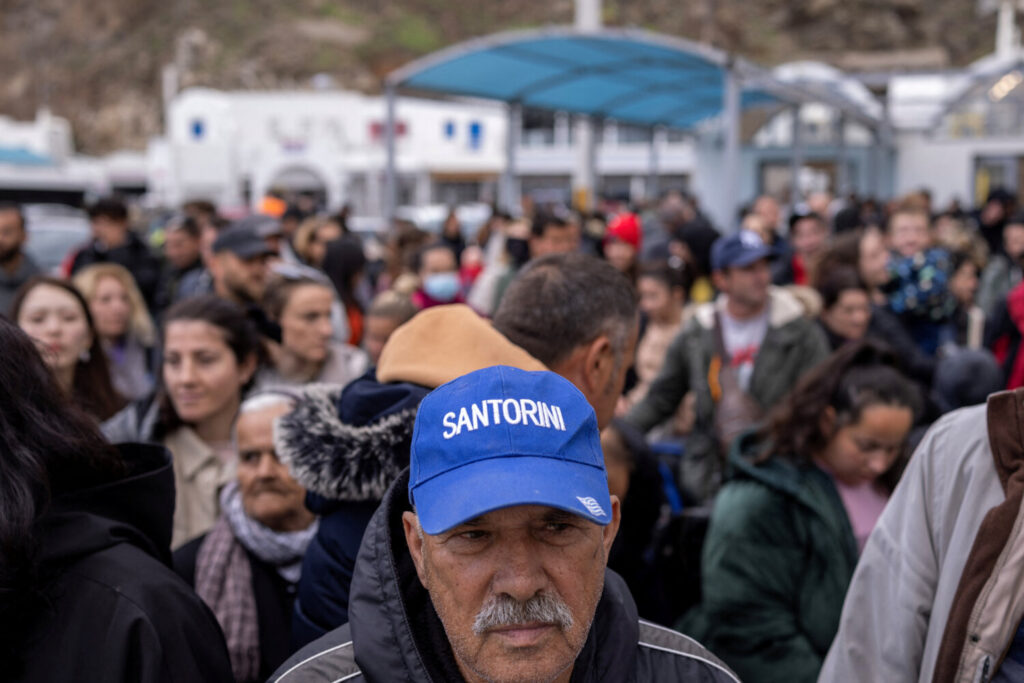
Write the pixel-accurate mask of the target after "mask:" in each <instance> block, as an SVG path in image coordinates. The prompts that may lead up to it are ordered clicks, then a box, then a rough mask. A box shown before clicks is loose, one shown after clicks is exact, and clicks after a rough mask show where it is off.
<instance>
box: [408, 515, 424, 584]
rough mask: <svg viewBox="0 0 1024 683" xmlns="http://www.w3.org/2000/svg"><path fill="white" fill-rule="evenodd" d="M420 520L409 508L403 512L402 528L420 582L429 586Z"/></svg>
mask: <svg viewBox="0 0 1024 683" xmlns="http://www.w3.org/2000/svg"><path fill="white" fill-rule="evenodd" d="M419 528H420V527H419V520H417V519H416V513H415V512H412V511H410V510H407V511H405V512H403V513H402V529H403V530H404V531H405V544H406V545H408V546H409V554H410V555H412V563H413V564H414V565H416V575H417V576H419V577H420V583H422V584H423V587H424V588H428V589H429V587H428V586H427V581H426V575H427V574H426V572H425V571H424V570H423V537H422V536H421V535H420V530H419Z"/></svg>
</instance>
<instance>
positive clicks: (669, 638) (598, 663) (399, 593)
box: [270, 471, 738, 683]
mask: <svg viewBox="0 0 1024 683" xmlns="http://www.w3.org/2000/svg"><path fill="white" fill-rule="evenodd" d="M408 486H409V475H408V471H406V472H404V473H403V474H402V476H401V477H399V478H398V480H397V481H396V482H395V483H394V484H393V485H392V486H391V488H390V489H389V490H388V493H387V495H385V497H384V500H383V501H382V502H381V505H380V507H379V508H378V509H377V512H376V513H374V516H373V519H372V520H371V521H370V526H369V527H367V529H366V535H365V537H364V539H363V545H362V547H361V548H360V549H359V560H358V562H357V564H356V574H355V577H354V578H353V580H352V598H351V601H350V602H349V616H350V621H349V623H348V624H347V625H345V626H343V627H341V628H339V629H336V630H334V631H332V632H330V633H328V634H327V635H325V636H323V637H322V638H320V639H319V640H316V641H314V642H313V643H310V644H309V645H308V646H306V647H305V648H303V649H302V650H300V651H299V652H297V653H296V654H295V655H293V656H292V657H291V659H289V660H288V661H287V662H285V663H284V664H282V665H281V668H280V669H278V671H277V672H276V673H275V674H274V676H272V677H271V679H270V680H271V681H273V682H275V683H307V682H308V683H313V682H317V683H319V682H321V681H322V682H325V683H326V682H327V681H337V680H344V681H375V682H379V683H392V682H395V683H397V682H399V681H415V682H416V683H429V682H430V681H437V682H440V681H460V680H462V677H461V675H460V674H459V671H458V667H457V665H456V664H455V658H454V655H453V654H452V651H451V646H450V645H449V644H448V640H447V638H446V637H445V635H444V627H443V626H442V625H441V621H440V618H439V617H438V616H437V613H436V612H435V611H434V608H433V605H432V604H431V602H430V596H429V594H428V593H427V592H426V590H425V589H424V588H423V586H422V585H421V584H420V582H419V579H418V577H417V576H416V570H415V567H414V566H413V562H412V557H411V556H410V555H409V552H408V549H407V547H406V544H405V536H404V534H403V532H402V512H404V511H405V510H407V509H409V505H408V498H407V496H406V491H407V490H408ZM591 681H594V682H596V681H607V682H608V683H626V682H628V681H687V682H689V683H726V682H734V683H736V682H738V679H737V678H736V677H735V676H734V675H733V674H732V673H731V672H730V671H729V670H728V669H727V668H726V667H725V665H724V664H722V663H721V662H720V661H719V660H718V659H716V658H715V657H714V656H712V655H711V654H709V653H708V652H707V651H706V650H705V649H704V648H702V647H701V646H700V645H698V644H697V643H696V642H695V641H693V640H691V639H689V638H687V637H686V636H683V635H681V634H679V633H676V632H675V631H671V630H669V629H666V628H663V627H660V626H655V625H653V624H649V623H647V622H644V621H641V620H639V618H638V617H637V612H636V605H635V604H634V603H633V598H632V597H631V596H630V594H629V590H628V589H627V588H626V586H625V584H624V583H623V582H622V579H620V578H619V576H618V575H617V574H615V572H612V571H608V572H607V574H606V575H605V587H604V594H603V595H602V596H601V601H600V602H599V603H598V606H597V612H596V614H595V616H594V623H593V625H592V626H591V629H590V635H589V637H588V638H587V642H586V644H585V645H584V646H583V650H582V652H580V655H579V657H577V659H576V665H575V668H574V670H573V674H572V682H573V683H582V682H591Z"/></svg>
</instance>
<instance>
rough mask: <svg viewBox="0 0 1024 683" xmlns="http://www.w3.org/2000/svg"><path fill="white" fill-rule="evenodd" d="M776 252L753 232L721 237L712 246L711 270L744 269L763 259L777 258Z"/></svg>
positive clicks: (740, 231)
mask: <svg viewBox="0 0 1024 683" xmlns="http://www.w3.org/2000/svg"><path fill="white" fill-rule="evenodd" d="M775 255H776V254H775V251H774V250H773V249H772V248H771V247H769V246H768V245H767V244H765V243H764V240H762V239H761V236H760V235H758V234H757V233H756V232H754V231H752V230H739V231H737V232H736V233H735V234H732V235H727V236H725V237H719V238H718V239H717V240H715V243H714V244H713V245H711V270H725V269H726V268H742V267H744V266H749V265H750V264H751V263H754V262H755V261H760V260H761V259H765V258H767V259H770V258H774V257H775Z"/></svg>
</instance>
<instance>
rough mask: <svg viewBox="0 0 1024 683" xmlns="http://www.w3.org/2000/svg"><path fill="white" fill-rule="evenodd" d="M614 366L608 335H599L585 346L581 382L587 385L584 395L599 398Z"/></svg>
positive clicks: (613, 356)
mask: <svg viewBox="0 0 1024 683" xmlns="http://www.w3.org/2000/svg"><path fill="white" fill-rule="evenodd" d="M614 366H615V353H614V352H613V350H612V343H611V340H610V339H608V335H604V334H602V335H599V336H598V337H597V339H595V340H594V341H592V342H590V344H588V345H587V351H586V354H585V355H584V357H583V381H584V382H585V383H586V385H587V391H585V392H584V394H585V395H586V396H588V397H590V396H600V395H601V393H602V392H603V391H604V389H605V387H607V386H608V380H609V379H610V378H611V375H612V369H613V368H614Z"/></svg>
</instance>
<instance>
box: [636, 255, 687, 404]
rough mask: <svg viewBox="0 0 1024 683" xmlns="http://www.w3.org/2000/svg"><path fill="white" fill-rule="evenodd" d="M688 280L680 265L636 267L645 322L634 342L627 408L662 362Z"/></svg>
mask: <svg viewBox="0 0 1024 683" xmlns="http://www.w3.org/2000/svg"><path fill="white" fill-rule="evenodd" d="M690 279H691V278H689V277H688V275H687V273H686V270H685V269H684V268H675V267H673V266H671V265H669V263H668V261H653V262H648V263H645V264H643V265H642V266H640V269H639V276H638V278H637V282H636V288H637V293H638V294H639V297H640V311H641V312H642V313H643V315H644V318H645V323H646V324H645V325H644V329H643V332H642V334H641V336H640V339H639V340H638V341H637V345H636V361H635V369H636V375H637V383H636V386H634V387H633V389H631V390H630V392H629V393H628V394H627V395H626V400H625V404H626V405H627V406H628V407H631V406H633V405H635V404H636V403H638V402H640V401H641V400H642V399H643V397H644V396H646V395H647V391H648V389H650V387H651V383H652V382H653V381H654V378H655V377H657V376H658V373H659V372H660V371H661V366H662V365H664V363H665V355H666V354H667V353H668V347H669V344H671V343H672V340H673V339H675V338H676V335H677V334H679V331H680V330H681V329H682V327H683V323H684V322H685V320H684V318H683V307H684V306H685V305H686V293H687V292H688V291H689V289H690V282H689V281H690Z"/></svg>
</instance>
